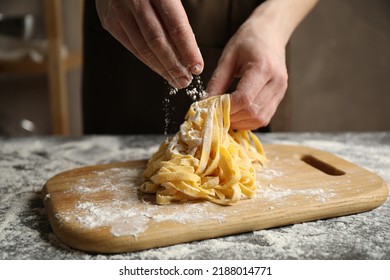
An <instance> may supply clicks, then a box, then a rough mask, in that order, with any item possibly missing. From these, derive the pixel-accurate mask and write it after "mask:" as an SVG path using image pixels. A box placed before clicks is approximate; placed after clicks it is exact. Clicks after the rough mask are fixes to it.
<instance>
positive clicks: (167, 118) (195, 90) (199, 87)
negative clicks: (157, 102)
mask: <svg viewBox="0 0 390 280" xmlns="http://www.w3.org/2000/svg"><path fill="white" fill-rule="evenodd" d="M178 91H179V90H178V89H177V88H174V87H172V86H171V85H168V95H166V96H165V97H164V99H163V113H164V135H167V134H168V132H169V128H170V125H171V119H172V116H173V113H174V111H175V108H174V107H173V106H171V96H174V95H176V94H177V93H178ZM184 91H185V94H186V95H187V96H189V97H190V98H191V99H192V101H198V100H200V99H202V98H204V97H206V92H205V90H204V88H203V83H202V80H201V79H200V76H193V79H192V82H191V84H190V85H189V86H188V87H187V88H185V90H184Z"/></svg>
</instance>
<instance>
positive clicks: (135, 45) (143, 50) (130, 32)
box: [112, 12, 177, 87]
mask: <svg viewBox="0 0 390 280" xmlns="http://www.w3.org/2000/svg"><path fill="white" fill-rule="evenodd" d="M115 24H117V26H113V27H116V28H115V29H114V28H112V30H116V35H114V34H113V35H114V36H115V37H116V38H117V36H119V37H120V39H119V40H120V42H121V43H122V44H123V45H124V46H125V47H126V48H127V49H128V50H130V51H131V52H132V53H133V54H134V55H135V56H136V57H137V58H139V59H140V60H141V61H142V62H144V63H145V64H146V65H148V66H149V67H150V68H151V69H152V70H153V71H155V72H156V73H158V74H159V75H161V76H162V77H163V78H164V79H165V80H167V81H168V82H169V83H170V84H171V85H173V86H175V87H176V86H177V84H176V83H175V79H174V77H172V76H171V75H170V73H168V72H165V71H163V70H162V69H164V67H163V65H162V64H161V63H160V60H159V59H158V58H157V56H156V55H155V54H154V52H153V51H152V50H150V48H149V46H148V45H147V44H146V42H145V40H144V38H143V36H142V34H141V31H140V30H139V28H138V26H137V22H136V21H135V19H134V17H133V15H132V13H130V12H123V13H119V14H118V21H117V23H115ZM118 26H119V27H118Z"/></svg>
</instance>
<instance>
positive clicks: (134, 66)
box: [83, 0, 317, 134]
mask: <svg viewBox="0 0 390 280" xmlns="http://www.w3.org/2000/svg"><path fill="white" fill-rule="evenodd" d="M316 2H317V0H296V1H290V0H268V1H255V0H244V1H243V0H213V1H210V0H203V1H202V0H192V1H191V0H188V1H183V2H182V1H180V0H111V1H110V0H96V2H95V3H94V2H93V1H86V6H85V29H84V59H85V64H84V72H83V77H84V79H83V112H84V131H85V133H111V134H129V133H162V132H163V131H164V127H165V120H164V118H165V116H164V114H165V113H164V110H163V106H164V99H167V98H168V97H169V99H170V101H169V106H172V108H174V109H175V112H174V113H173V114H172V115H171V116H170V117H171V118H172V119H173V123H174V125H173V126H171V131H170V132H176V131H177V129H178V125H180V123H181V122H182V121H183V118H184V114H185V113H186V111H187V109H188V107H189V104H190V103H191V102H192V99H191V98H190V97H188V96H187V95H186V94H185V92H184V91H183V90H180V91H179V92H178V93H177V94H175V95H174V96H172V97H170V96H168V92H169V90H168V85H167V84H168V83H169V84H170V85H171V86H173V87H175V88H179V89H182V88H185V87H187V86H188V85H189V84H190V83H191V81H192V79H193V75H201V77H202V80H203V81H205V82H207V89H206V91H207V93H208V95H209V96H212V95H217V94H221V93H224V92H231V93H232V97H231V127H232V128H234V129H251V130H254V129H257V128H260V127H264V126H266V125H268V124H269V122H270V121H271V118H272V116H273V115H274V113H275V111H276V109H277V107H278V105H279V103H280V101H281V100H282V98H283V96H284V94H285V91H286V89H287V79H288V78H287V77H288V76H287V69H286V62H285V46H286V44H287V42H288V40H289V38H290V36H291V34H292V32H293V30H294V29H295V28H296V27H297V25H298V24H299V22H300V21H301V20H302V19H303V18H304V17H305V15H306V14H307V13H308V12H309V11H310V10H311V9H312V8H313V6H314V5H315V3H316ZM95 4H96V6H95ZM105 29H106V30H105ZM193 34H195V36H194V35H193ZM166 81H167V82H166ZM165 102H166V101H165Z"/></svg>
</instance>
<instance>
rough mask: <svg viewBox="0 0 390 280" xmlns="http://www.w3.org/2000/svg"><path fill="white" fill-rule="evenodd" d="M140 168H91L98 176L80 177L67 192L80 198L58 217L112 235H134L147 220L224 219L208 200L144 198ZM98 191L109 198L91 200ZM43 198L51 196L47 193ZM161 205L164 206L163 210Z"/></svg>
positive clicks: (183, 221)
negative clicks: (176, 201)
mask: <svg viewBox="0 0 390 280" xmlns="http://www.w3.org/2000/svg"><path fill="white" fill-rule="evenodd" d="M142 171H143V169H133V170H130V169H127V168H111V169H107V170H104V171H94V172H93V175H94V176H97V177H93V178H91V179H86V178H83V179H80V180H79V181H78V182H77V184H76V186H74V187H73V188H70V189H69V190H68V191H67V192H69V193H73V194H77V195H79V196H80V200H79V201H78V202H77V204H76V205H75V207H74V208H73V209H72V210H71V211H66V212H61V213H58V214H57V218H58V219H59V220H60V221H61V220H62V221H64V222H69V221H72V219H73V220H74V221H76V222H78V223H79V224H80V225H82V226H83V227H85V228H87V229H93V228H97V227H105V226H108V227H110V232H111V233H112V235H113V236H134V237H135V238H137V236H138V235H139V234H140V233H143V232H144V231H145V230H147V229H148V223H149V222H150V221H155V222H159V223H160V222H176V223H181V224H186V223H202V222H205V221H209V220H214V221H216V222H222V221H223V220H224V215H223V214H220V213H215V212H213V211H211V209H210V207H212V206H213V205H212V204H211V203H190V202H189V203H187V204H185V205H184V206H183V205H180V206H179V205H175V204H171V205H164V206H159V205H155V204H153V203H152V202H149V201H147V200H146V197H147V195H146V196H145V195H143V194H140V193H139V190H138V188H139V185H140V182H139V179H138V178H139V177H140V176H139V174H142ZM97 178H98V179H97ZM97 182H98V186H96V183H97ZM101 192H108V193H110V194H111V195H112V196H113V197H112V199H106V200H104V201H101V202H99V203H98V202H91V199H89V198H90V197H91V196H93V195H97V194H98V193H101ZM142 195H143V196H142ZM46 199H50V196H47V197H46ZM161 207H164V213H162V211H161Z"/></svg>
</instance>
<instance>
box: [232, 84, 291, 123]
mask: <svg viewBox="0 0 390 280" xmlns="http://www.w3.org/2000/svg"><path fill="white" fill-rule="evenodd" d="M285 91H286V87H285V86H283V85H282V84H281V83H280V82H275V81H271V82H269V83H267V85H266V86H265V87H264V89H263V90H262V91H261V92H259V94H258V95H257V96H256V98H255V100H254V101H253V103H252V104H251V105H250V106H249V107H246V108H244V109H242V110H240V111H239V112H237V113H235V114H233V115H231V116H230V120H231V127H232V128H235V129H244V128H245V129H256V128H259V127H262V126H266V125H268V124H269V122H270V121H271V118H272V116H273V115H274V114H275V112H276V109H277V107H278V105H279V103H280V102H281V101H282V99H283V96H284V93H285Z"/></svg>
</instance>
